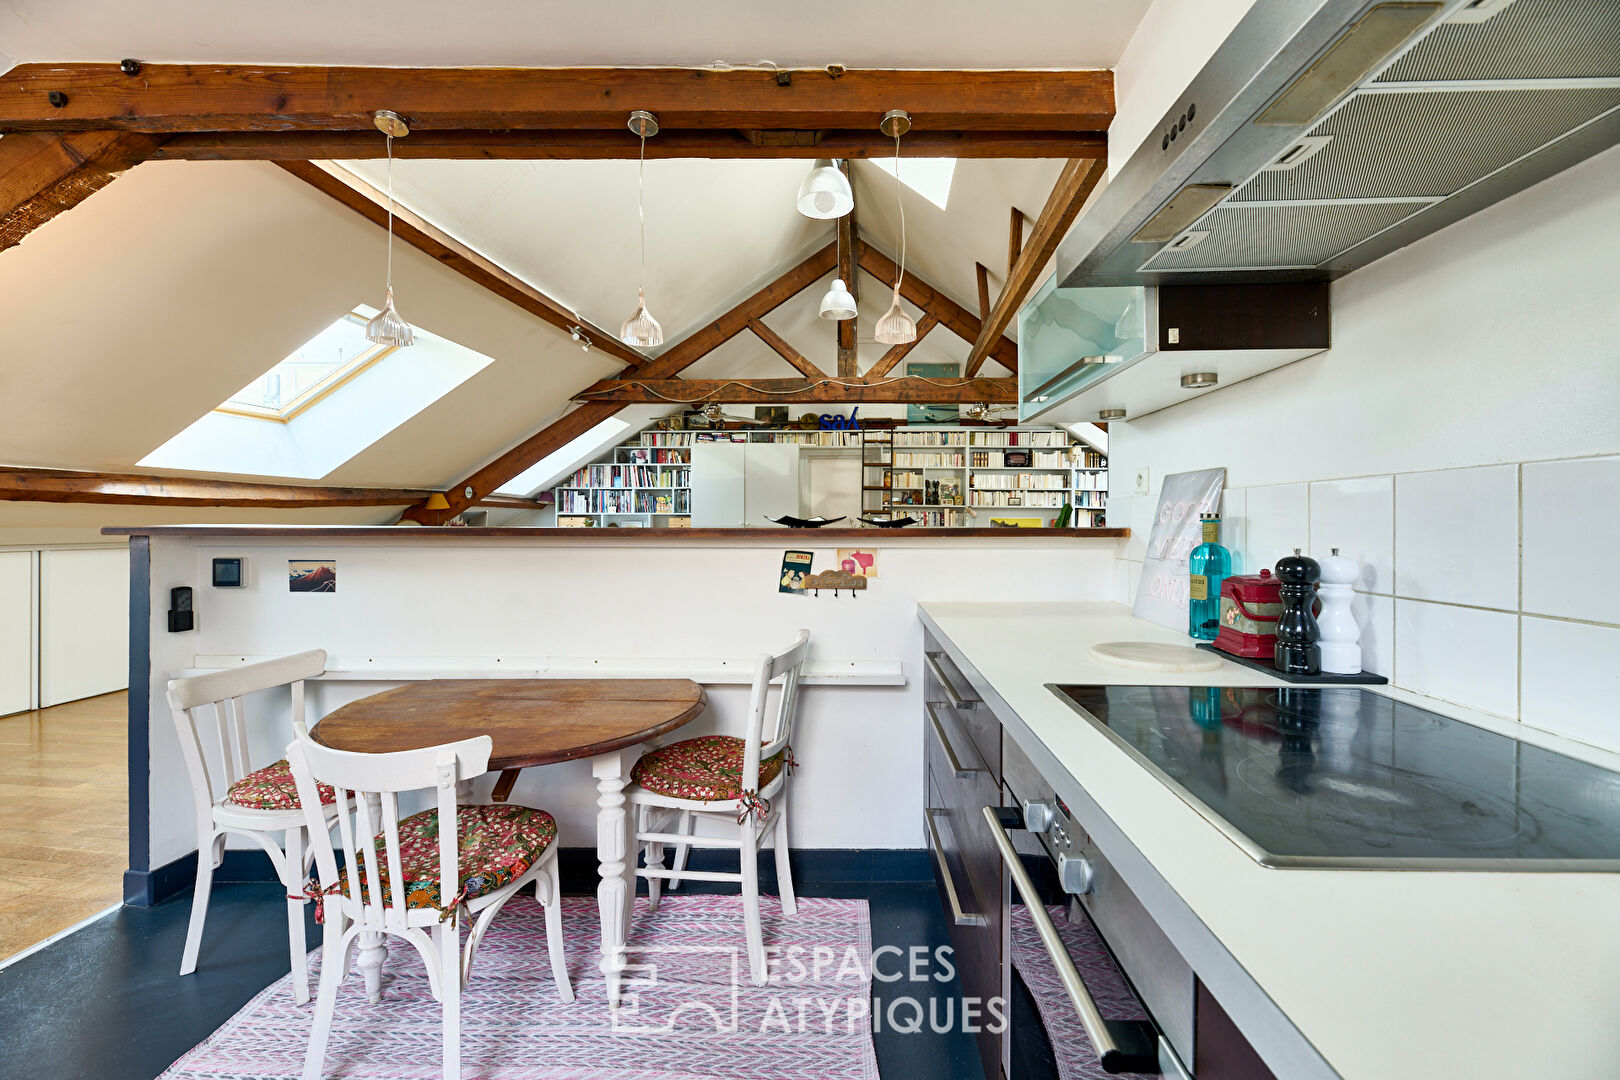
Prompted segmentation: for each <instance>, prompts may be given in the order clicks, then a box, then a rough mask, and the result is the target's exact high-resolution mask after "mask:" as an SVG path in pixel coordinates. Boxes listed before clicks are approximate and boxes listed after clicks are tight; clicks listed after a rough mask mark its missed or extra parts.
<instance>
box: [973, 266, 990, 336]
mask: <svg viewBox="0 0 1620 1080" xmlns="http://www.w3.org/2000/svg"><path fill="white" fill-rule="evenodd" d="M973 275H974V277H976V278H977V279H978V282H979V321H980V322H981V323H982V322H984V320H985V319H988V318H989V317H990V268H989V267H987V266H985V265H984V263H982V262H976V263H974V264H973Z"/></svg>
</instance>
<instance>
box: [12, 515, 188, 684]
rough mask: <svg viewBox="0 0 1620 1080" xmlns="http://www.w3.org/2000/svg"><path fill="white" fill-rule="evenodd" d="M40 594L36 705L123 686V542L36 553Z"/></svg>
mask: <svg viewBox="0 0 1620 1080" xmlns="http://www.w3.org/2000/svg"><path fill="white" fill-rule="evenodd" d="M166 596H167V594H165V598H166ZM39 597H40V599H39V704H40V707H41V708H46V707H49V706H51V705H60V704H62V703H63V702H65V701H77V700H78V699H80V698H87V697H94V696H95V695H96V694H107V693H111V692H112V691H114V690H122V689H124V687H125V686H127V685H128V684H129V554H128V552H127V551H126V550H125V549H124V548H123V547H106V548H77V549H67V550H55V551H42V552H40V556H39ZM166 607H167V605H165V608H166Z"/></svg>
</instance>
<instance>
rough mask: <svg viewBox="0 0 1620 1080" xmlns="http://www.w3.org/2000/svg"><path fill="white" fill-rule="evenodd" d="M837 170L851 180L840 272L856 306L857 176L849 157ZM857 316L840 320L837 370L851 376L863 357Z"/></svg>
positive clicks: (842, 221)
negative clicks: (857, 337)
mask: <svg viewBox="0 0 1620 1080" xmlns="http://www.w3.org/2000/svg"><path fill="white" fill-rule="evenodd" d="M836 164H837V165H838V171H839V172H840V173H842V174H843V176H844V180H845V182H846V183H848V184H849V192H850V207H849V213H847V214H845V215H844V216H843V217H841V218H839V219H838V240H837V243H838V276H839V277H840V278H841V279H843V282H844V286H845V287H846V288H847V289H849V294H850V296H852V297H854V298H855V301H856V304H857V307H858V306H859V302H860V299H861V293H860V282H859V281H857V280H856V278H858V277H860V275H859V274H857V273H856V272H855V267H856V266H857V265H859V264H858V260H859V258H860V244H861V239H860V238H861V233H860V229H859V228H857V227H856V224H855V202H854V199H855V178H854V177H853V176H852V175H850V170H849V161H848V160H847V159H845V158H839V159H838V160H837V163H836ZM856 321H857V320H855V319H839V320H838V374H839V375H841V376H844V377H845V378H849V377H851V376H854V375H856V374H858V373H859V368H860V359H859V356H858V354H857V350H856V347H855V323H856Z"/></svg>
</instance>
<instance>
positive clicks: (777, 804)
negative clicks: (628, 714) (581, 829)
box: [625, 630, 810, 986]
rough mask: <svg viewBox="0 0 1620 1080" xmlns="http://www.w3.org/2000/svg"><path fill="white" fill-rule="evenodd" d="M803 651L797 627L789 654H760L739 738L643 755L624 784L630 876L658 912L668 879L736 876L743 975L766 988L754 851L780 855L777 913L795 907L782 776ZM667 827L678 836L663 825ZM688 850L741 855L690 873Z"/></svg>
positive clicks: (710, 738)
mask: <svg viewBox="0 0 1620 1080" xmlns="http://www.w3.org/2000/svg"><path fill="white" fill-rule="evenodd" d="M809 648H810V631H808V630H800V631H799V637H798V640H797V641H796V642H794V644H793V647H792V648H790V649H788V650H787V651H786V652H782V653H778V654H777V655H775V656H772V655H770V654H769V653H762V654H761V655H760V657H759V662H758V664H756V665H755V668H754V689H753V694H752V695H751V697H750V700H749V705H748V729H747V734H746V735H745V736H744V737H743V738H740V739H739V738H737V737H736V736H734V735H704V736H700V737H698V738H695V739H685V740H683V741H681V742H677V743H671V744H670V745H669V746H665V747H661V748H659V749H656V750H651V751H648V752H647V753H645V754H643V755H642V756H641V758H640V760H638V761H637V762H636V764H635V767H634V768H633V769H632V770H631V772H630V779H631V781H632V784H631V785H630V786H628V787H626V788H625V796H626V798H628V799H629V800H630V802H631V804H632V805H633V806H634V808H635V817H634V820H635V829H636V832H635V838H636V842H635V844H634V845H633V847H632V850H631V858H632V860H634V858H635V855H636V853H637V852H638V851H640V850H642V849H643V848H644V849H645V851H646V853H647V859H646V866H645V867H644V868H642V869H639V870H637V871H636V874H637V876H639V877H643V878H646V879H647V894H648V897H649V900H650V904H649V906H650V908H651V909H652V910H653V911H657V910H658V899H659V890H660V887H661V886H662V884H663V882H664V881H666V880H667V881H668V882H669V887H670V888H671V889H674V888H679V886H680V883H681V879H682V878H692V879H694V880H698V881H738V882H741V883H742V896H743V925H744V931H745V934H746V937H747V941H748V972H749V975H750V976H751V977H752V979H753V981H754V983H755V985H758V986H763V985H764V984H765V979H766V971H765V943H764V941H763V938H762V934H761V930H760V921H759V863H758V859H757V857H756V853H757V851H758V850H759V847H760V845H761V844H762V843H764V842H765V840H766V839H767V838H769V840H770V843H771V847H772V848H773V849H774V850H775V853H776V880H777V891H778V893H779V894H780V895H781V899H782V911H783V913H784V914H787V915H793V914H796V913H797V911H798V906H797V904H796V903H795V902H794V897H793V873H792V871H791V870H790V869H789V867H788V832H787V828H788V825H787V822H788V792H787V782H788V773H789V772H790V771H791V767H792V765H793V761H792V751H791V749H790V748H789V746H788V740H789V739H791V738H792V737H793V718H794V713H795V711H796V709H797V706H798V694H799V675H800V672H801V671H802V670H803V668H804V657H805V653H807V652H808V651H809ZM778 679H780V680H781V685H780V687H779V688H778V693H777V695H776V708H775V709H774V710H773V711H771V717H770V723H768V724H767V723H766V713H767V711H768V710H767V705H768V702H769V698H770V691H771V684H772V682H774V681H776V680H778ZM704 821H708V822H715V823H719V824H720V825H721V826H722V828H723V829H724V830H725V831H726V832H729V833H730V836H726V835H723V834H722V835H718V836H716V835H704V834H702V833H700V832H698V831H697V826H698V824H700V823H701V822H704ZM671 826H673V827H674V829H675V831H674V832H670V831H669V829H670V827H671ZM671 846H672V847H674V849H675V857H674V862H673V865H672V867H671V868H670V869H665V867H664V851H665V848H666V847H671ZM693 847H715V848H728V849H731V850H735V851H737V852H738V853H739V855H740V857H741V860H742V866H741V870H740V872H737V873H732V872H729V871H721V870H687V869H686V859H687V854H688V852H689V851H690V849H691V848H693Z"/></svg>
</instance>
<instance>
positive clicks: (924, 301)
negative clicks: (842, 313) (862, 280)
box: [861, 242, 1018, 372]
mask: <svg viewBox="0 0 1620 1080" xmlns="http://www.w3.org/2000/svg"><path fill="white" fill-rule="evenodd" d="M861 269H862V270H865V271H866V272H867V273H868V274H871V275H872V276H873V277H875V278H877V279H878V280H879V281H881V282H882V283H883V285H884V287H885V288H892V287H893V285H894V279H895V276H896V274H898V273H899V268H898V267H896V266H895V264H894V260H893V259H891V258H889V257H888V256H887V255H885V254H884V253H883V252H881V251H879V250H878V249H877V248H876V247H874V246H873V245H872V244H871V243H870V242H865V243H862V244H861ZM900 295H901V296H903V297H905V298H906V299H907V300H908V301H910V302H911V303H913V304H915V305H916V306H917V307H919V308H922V309H923V310H924V311H925V312H928V313H930V314H932V315H933V316H935V317H936V318H937V319H939V324H940V325H941V326H943V327H944V328H945V329H947V330H949V331H950V332H951V333H953V334H955V335H956V336H957V337H959V338H961V339H962V340H963V341H967V342H973V341H976V340H978V337H979V330H980V327H981V325H982V323H981V320H980V319H979V317H978V316H976V315H974V314H973V312H971V311H969V310H968V309H967V308H965V307H963V306H962V305H961V304H958V303H957V302H956V301H955V300H953V299H951V298H950V297H949V296H946V295H945V294H944V293H942V292H940V291H939V290H938V289H935V288H934V287H933V286H932V285H930V284H928V283H927V282H926V281H924V280H923V279H922V278H920V277H918V276H917V275H916V273H914V272H913V271H911V270H909V269H908V270H907V271H906V276H905V279H904V280H903V281H901V283H900ZM990 357H991V358H992V359H994V360H995V361H996V362H997V363H998V364H1000V365H1001V366H1002V367H1004V368H1006V369H1007V370H1008V371H1013V372H1016V371H1017V370H1018V344H1017V343H1016V342H1014V341H1013V340H1012V339H1011V338H1009V337H1004V336H1001V335H997V338H996V340H995V342H994V343H993V344H992V345H991V348H990Z"/></svg>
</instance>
